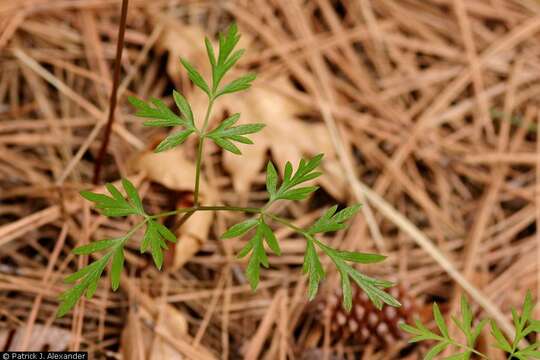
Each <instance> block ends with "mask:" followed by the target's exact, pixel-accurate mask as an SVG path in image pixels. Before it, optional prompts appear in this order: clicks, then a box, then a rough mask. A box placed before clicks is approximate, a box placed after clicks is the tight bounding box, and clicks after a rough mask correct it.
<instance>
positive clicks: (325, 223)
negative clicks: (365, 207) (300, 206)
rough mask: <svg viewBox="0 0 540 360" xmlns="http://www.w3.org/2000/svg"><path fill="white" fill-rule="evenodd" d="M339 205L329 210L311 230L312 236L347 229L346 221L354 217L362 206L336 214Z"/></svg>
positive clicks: (347, 208) (351, 207) (309, 230)
mask: <svg viewBox="0 0 540 360" xmlns="http://www.w3.org/2000/svg"><path fill="white" fill-rule="evenodd" d="M336 210H337V205H335V206H332V207H331V208H330V209H328V210H327V211H326V212H325V213H324V214H323V216H321V217H320V218H319V220H317V221H316V222H315V223H314V224H313V225H312V226H311V227H310V228H309V229H308V232H309V233H310V234H316V233H324V232H329V231H337V230H341V229H343V228H345V227H346V225H345V224H344V222H345V221H347V220H349V219H350V218H351V217H353V216H354V215H355V214H356V213H357V212H358V210H360V205H352V206H349V207H346V208H345V209H343V210H341V211H339V212H338V213H336Z"/></svg>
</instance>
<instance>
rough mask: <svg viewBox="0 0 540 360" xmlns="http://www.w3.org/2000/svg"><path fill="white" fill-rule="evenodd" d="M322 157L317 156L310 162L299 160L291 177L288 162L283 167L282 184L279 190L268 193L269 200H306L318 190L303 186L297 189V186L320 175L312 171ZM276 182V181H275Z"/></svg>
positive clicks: (290, 166) (320, 155)
mask: <svg viewBox="0 0 540 360" xmlns="http://www.w3.org/2000/svg"><path fill="white" fill-rule="evenodd" d="M322 157H323V155H322V154H319V155H317V156H315V157H313V158H312V159H311V160H309V161H306V160H304V159H302V160H300V163H299V164H298V168H297V169H296V172H295V173H294V175H293V168H292V164H291V163H290V162H287V164H286V165H285V172H284V177H283V182H282V183H281V185H280V186H279V188H278V189H277V190H276V191H274V192H273V193H270V200H271V201H274V200H278V199H283V200H303V199H305V198H307V197H308V196H309V195H310V194H311V193H312V192H314V191H315V190H317V189H318V187H317V186H305V187H297V186H298V185H300V184H302V183H304V182H306V181H309V180H313V179H315V178H317V177H318V176H320V175H321V173H320V172H317V171H314V170H315V168H316V167H317V166H319V164H320V163H321V160H322ZM276 182H277V181H276Z"/></svg>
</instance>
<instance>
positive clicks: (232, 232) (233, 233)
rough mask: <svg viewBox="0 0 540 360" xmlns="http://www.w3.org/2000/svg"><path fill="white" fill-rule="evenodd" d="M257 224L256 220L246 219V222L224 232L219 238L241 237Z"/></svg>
mask: <svg viewBox="0 0 540 360" xmlns="http://www.w3.org/2000/svg"><path fill="white" fill-rule="evenodd" d="M258 223H259V220H258V219H248V220H245V221H242V222H241V223H238V224H235V225H233V226H231V227H230V228H229V230H227V231H225V233H224V234H223V235H221V238H222V239H231V238H235V237H238V236H242V235H244V234H245V233H247V232H248V231H249V230H251V229H253V228H254V227H255V226H257V224H258Z"/></svg>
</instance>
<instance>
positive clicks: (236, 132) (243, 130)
mask: <svg viewBox="0 0 540 360" xmlns="http://www.w3.org/2000/svg"><path fill="white" fill-rule="evenodd" d="M238 119H240V114H238V113H237V114H233V115H231V116H230V117H228V118H227V119H225V120H223V121H222V122H221V123H220V124H219V125H218V127H216V128H215V129H214V130H212V131H211V132H209V133H208V134H207V135H206V136H207V137H208V138H210V139H212V140H213V141H214V142H215V143H216V144H217V145H218V146H220V147H222V148H223V149H225V150H227V151H230V152H232V153H233V154H237V155H240V154H241V152H240V149H238V147H237V146H236V145H234V144H233V143H232V141H236V142H239V143H242V144H253V142H252V141H251V140H250V139H249V138H248V137H246V136H244V135H249V134H254V133H257V132H259V131H261V130H262V129H263V128H264V126H265V125H264V124H246V125H239V126H233V125H234V124H235V123H236V122H237V121H238Z"/></svg>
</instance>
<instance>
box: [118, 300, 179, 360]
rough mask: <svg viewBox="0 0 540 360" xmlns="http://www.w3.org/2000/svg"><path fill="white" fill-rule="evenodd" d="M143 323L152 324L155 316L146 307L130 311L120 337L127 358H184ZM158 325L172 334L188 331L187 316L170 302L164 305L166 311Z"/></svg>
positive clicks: (163, 330)
mask: <svg viewBox="0 0 540 360" xmlns="http://www.w3.org/2000/svg"><path fill="white" fill-rule="evenodd" d="M144 322H146V323H151V324H153V323H154V322H155V319H154V318H153V317H152V316H151V315H150V314H149V313H148V312H147V311H146V310H145V309H144V308H143V307H138V308H137V310H136V311H135V310H133V309H132V310H130V312H129V315H128V320H127V323H126V326H125V327H124V331H123V332H122V339H121V349H122V355H123V357H124V359H135V360H143V359H150V360H159V359H172V360H180V359H185V357H183V356H182V354H180V353H179V352H178V351H177V350H176V349H175V348H174V347H173V346H171V345H169V344H168V343H167V342H166V341H165V340H163V339H162V337H160V336H158V335H156V334H155V333H154V332H152V331H151V330H150V328H149V327H148V326H146V325H145V324H144ZM156 326H157V327H158V328H159V329H160V330H161V332H163V333H165V334H167V335H170V336H173V337H178V336H182V335H184V336H185V335H186V334H187V330H188V327H187V326H188V325H187V321H186V318H185V317H184V315H182V314H181V313H180V312H179V311H178V310H176V309H175V308H174V307H172V306H170V305H167V306H166V307H165V310H164V314H163V315H162V317H161V319H160V322H159V323H158V324H157V325H156Z"/></svg>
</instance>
